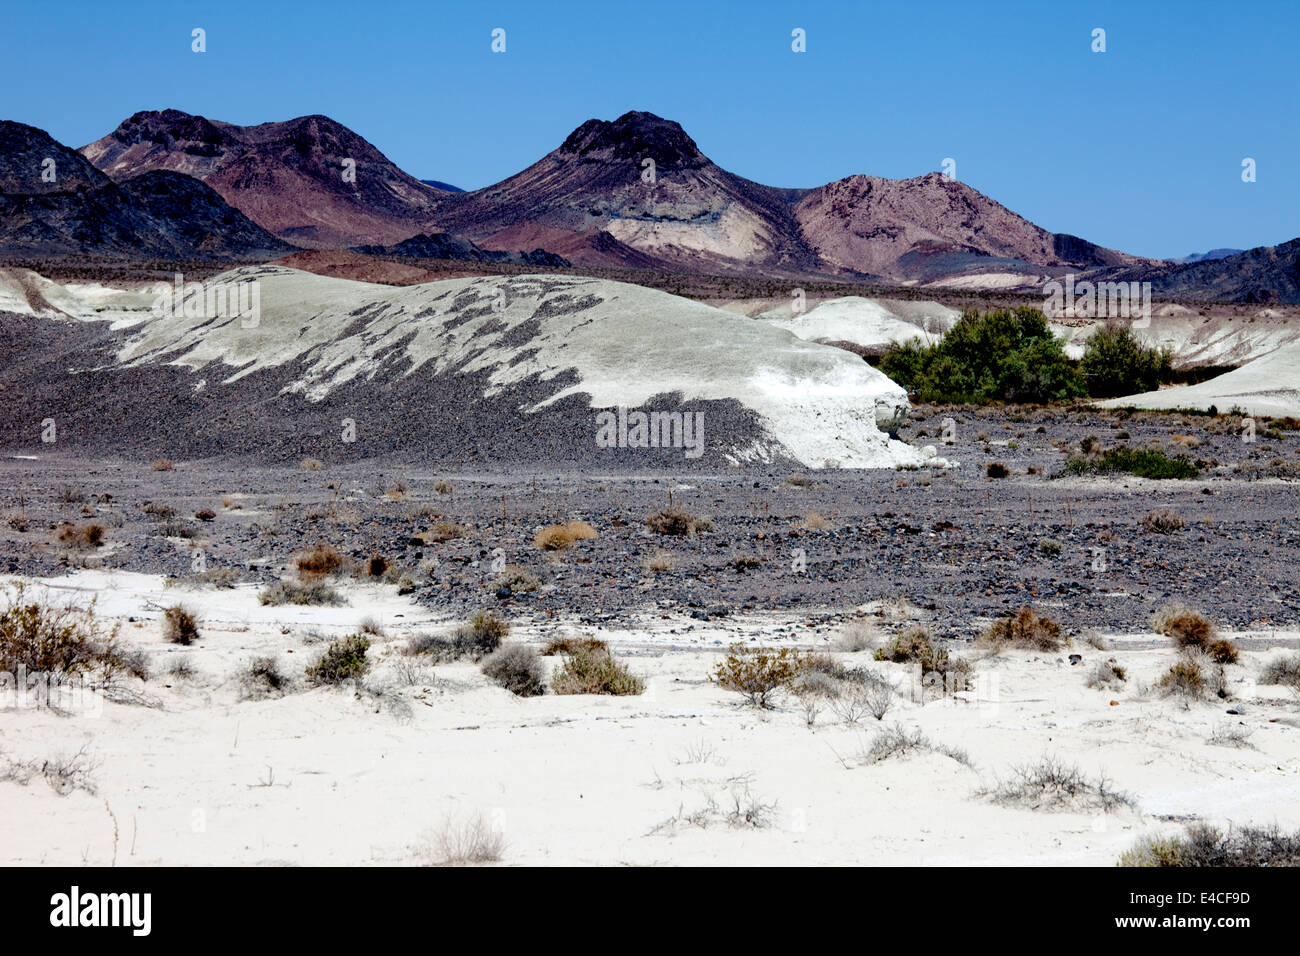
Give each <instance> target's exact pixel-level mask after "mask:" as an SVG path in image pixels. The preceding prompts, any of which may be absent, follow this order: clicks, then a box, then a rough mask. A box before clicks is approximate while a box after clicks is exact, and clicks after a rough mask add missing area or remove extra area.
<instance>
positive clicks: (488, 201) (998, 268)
mask: <svg viewBox="0 0 1300 956" xmlns="http://www.w3.org/2000/svg"><path fill="white" fill-rule="evenodd" d="M0 146H3V147H4V156H3V157H0V256H4V257H6V258H22V257H29V258H30V257H37V256H49V255H72V256H75V255H82V256H101V257H108V258H112V257H118V258H133V257H135V258H139V257H149V258H168V259H185V258H194V259H214V260H222V259H243V260H257V259H263V260H264V259H269V258H273V257H275V256H277V255H283V254H284V253H285V252H287V251H293V250H294V249H295V248H305V249H353V250H356V251H361V252H363V253H365V254H366V255H370V256H382V257H388V258H402V259H409V260H412V261H414V260H418V259H421V258H424V259H449V258H450V259H463V260H465V261H468V262H496V261H504V262H513V263H519V264H524V265H530V266H534V267H537V268H564V267H566V266H574V267H578V268H582V267H613V268H618V269H640V270H657V271H663V272H674V273H698V274H716V275H738V276H762V277H765V278H769V279H770V278H779V279H802V278H813V279H816V278H834V279H837V280H848V281H854V280H865V281H874V282H885V283H892V284H908V285H917V284H921V285H925V284H936V285H945V284H947V285H951V286H954V287H956V288H964V289H980V288H989V289H1003V290H1015V289H1022V290H1029V289H1033V288H1035V287H1038V288H1041V285H1042V283H1043V282H1044V281H1045V280H1046V279H1047V278H1049V277H1052V276H1059V275H1063V274H1065V273H1075V274H1077V275H1079V276H1088V277H1096V278H1100V279H1114V280H1120V279H1123V280H1138V279H1140V280H1142V281H1152V283H1153V288H1154V289H1155V290H1156V291H1157V293H1163V294H1166V295H1170V296H1181V297H1186V298H1198V297H1203V298H1212V299H1218V298H1235V299H1241V300H1245V301H1265V302H1292V301H1300V291H1296V287H1297V282H1296V281H1295V254H1294V250H1292V249H1291V248H1289V247H1290V246H1291V244H1284V245H1283V246H1278V247H1276V248H1268V247H1263V248H1261V249H1255V250H1250V251H1247V252H1235V250H1228V249H1223V250H1213V251H1211V252H1209V253H1205V254H1201V255H1197V256H1189V257H1186V260H1184V261H1176V260H1175V261H1162V260H1153V259H1147V258H1143V257H1139V256H1133V255H1128V254H1126V253H1123V252H1119V251H1116V250H1112V249H1106V248H1103V247H1101V246H1099V245H1097V244H1095V243H1092V242H1089V241H1087V240H1086V239H1082V238H1080V237H1077V236H1073V235H1069V234H1065V233H1053V232H1049V231H1047V230H1045V229H1042V228H1040V227H1039V226H1037V225H1035V224H1034V223H1032V222H1030V221H1029V220H1027V219H1025V218H1023V217H1022V216H1019V215H1017V214H1016V213H1014V212H1012V211H1011V210H1009V209H1007V208H1006V207H1005V206H1002V205H1001V204H999V203H997V202H995V201H994V200H992V199H990V198H989V197H987V196H985V195H983V194H982V193H980V192H978V191H977V190H975V189H973V188H971V187H969V186H967V185H965V184H963V183H961V182H958V181H956V180H953V179H949V178H947V177H946V176H944V175H941V174H939V173H929V174H926V175H922V176H918V177H915V178H911V179H902V180H891V179H883V178H880V177H875V176H868V175H855V176H850V177H848V178H845V179H840V180H836V181H835V182H832V183H828V184H826V185H823V186H818V187H815V188H811V189H786V188H778V187H773V186H765V185H763V184H760V183H756V182H753V181H751V180H748V179H745V178H744V177H741V176H738V175H736V174H734V173H731V172H729V171H727V170H725V169H722V168H721V167H719V166H718V165H717V164H715V163H714V162H713V161H712V160H710V159H709V158H708V157H707V156H705V155H704V154H703V152H701V150H700V149H699V147H698V146H697V144H696V143H695V141H694V140H693V139H691V137H690V136H688V135H687V133H686V132H685V131H684V130H683V129H682V127H681V126H680V125H678V124H677V123H675V122H672V121H670V120H666V119H663V118H661V117H658V116H655V115H654V114H651V113H645V112H629V113H625V114H624V115H622V116H620V117H618V118H617V119H616V120H613V121H606V120H600V119H591V120H588V121H586V122H585V123H583V124H582V125H580V126H579V127H578V128H577V129H575V130H574V131H573V132H572V133H570V134H569V135H568V136H567V137H566V138H565V139H564V140H563V141H562V142H561V143H560V145H559V146H558V147H557V148H556V149H554V150H552V151H551V152H550V153H547V154H546V155H545V156H543V157H542V158H541V159H539V160H538V161H537V162H535V163H533V164H532V165H530V166H528V167H527V168H526V169H523V170H522V171H520V172H519V173H516V174H515V175H513V176H510V177H508V178H507V179H504V180H502V181H501V182H499V183H496V184H494V185H491V186H487V187H484V188H482V189H477V190H472V191H469V192H465V191H460V190H457V189H456V188H455V187H452V186H448V185H447V184H445V183H441V182H439V181H437V180H419V179H416V178H415V177H413V176H411V175H409V174H408V173H406V172H404V171H403V170H401V169H400V168H398V167H397V166H396V165H395V164H394V163H393V162H392V161H391V160H389V159H388V158H387V157H386V156H384V154H383V153H381V152H380V151H379V150H378V149H377V148H376V147H375V146H373V145H372V144H371V143H369V142H368V141H367V140H365V139H364V138H363V137H361V136H359V135H358V134H356V133H355V132H353V131H352V130H350V129H348V128H347V127H345V126H342V125H341V124H339V123H336V122H335V121H333V120H331V119H329V118H328V117H325V116H319V115H314V116H305V117H299V118H297V119H293V120H288V121H285V122H272V123H262V124H259V125H255V126H238V125H235V124H232V123H225V122H220V121H217V120H211V119H208V118H205V117H202V116H195V115H192V114H189V113H185V112H182V111H180V110H174V109H168V110H162V111H144V112H139V113H136V114H134V115H132V116H131V117H129V118H128V119H126V120H125V121H124V122H123V123H122V124H121V125H120V126H118V127H117V128H116V129H115V130H113V131H112V132H111V133H109V134H108V135H107V136H105V137H103V138H101V139H99V140H96V141H95V142H93V143H90V144H88V145H87V146H84V147H82V149H81V150H80V152H79V153H78V152H76V151H73V150H70V149H67V148H66V147H63V146H62V145H60V144H58V143H56V142H55V141H54V140H53V139H51V138H50V137H49V136H48V135H47V134H45V133H44V132H42V131H40V130H38V129H35V128H34V127H29V126H23V125H22V124H17V123H5V124H3V126H2V127H0ZM49 157H53V158H55V160H56V163H57V165H58V167H59V170H60V175H59V179H58V182H57V183H56V184H55V183H45V182H43V181H42V180H41V178H40V174H41V170H42V166H41V163H42V161H43V160H45V159H47V158H49ZM145 177H151V178H147V179H146V178H145ZM524 250H531V252H526V251H524ZM1234 253H1235V254H1234Z"/></svg>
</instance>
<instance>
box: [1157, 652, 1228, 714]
mask: <svg viewBox="0 0 1300 956" xmlns="http://www.w3.org/2000/svg"><path fill="white" fill-rule="evenodd" d="M1155 689H1156V690H1157V691H1159V692H1160V694H1161V695H1162V696H1165V697H1179V698H1181V699H1182V700H1183V701H1185V702H1188V701H1194V700H1200V699H1202V698H1203V697H1205V696H1207V695H1209V694H1213V695H1214V696H1216V697H1219V698H1225V697H1227V696H1228V684H1227V679H1226V677H1225V675H1224V672H1223V665H1222V664H1219V663H1216V662H1215V661H1214V660H1213V659H1212V658H1211V657H1210V655H1209V654H1208V653H1207V652H1206V651H1203V650H1201V649H1200V648H1198V647H1184V648H1183V649H1182V652H1181V653H1180V654H1179V655H1178V659H1177V660H1175V661H1174V663H1173V664H1171V665H1170V667H1169V670H1167V671H1165V673H1164V674H1162V675H1161V677H1160V679H1159V680H1157V681H1156V683H1155Z"/></svg>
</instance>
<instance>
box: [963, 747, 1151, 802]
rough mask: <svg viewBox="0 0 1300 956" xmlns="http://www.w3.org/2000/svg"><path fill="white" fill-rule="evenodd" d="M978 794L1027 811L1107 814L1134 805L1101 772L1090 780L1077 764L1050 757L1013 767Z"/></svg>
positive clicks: (1129, 798)
mask: <svg viewBox="0 0 1300 956" xmlns="http://www.w3.org/2000/svg"><path fill="white" fill-rule="evenodd" d="M981 795H982V796H985V797H987V798H989V799H991V800H993V801H994V802H995V803H999V804H1002V805H1004V806H1017V807H1024V808H1025V809H1029V810H1073V811H1076V812H1077V811H1084V810H1094V811H1095V810H1100V811H1102V812H1105V813H1111V812H1113V811H1115V810H1120V809H1123V808H1125V807H1128V808H1134V807H1135V806H1136V802H1135V801H1134V799H1133V798H1132V797H1131V796H1129V795H1128V794H1126V793H1123V792H1121V791H1119V790H1116V789H1114V787H1113V786H1112V785H1111V783H1110V781H1109V780H1108V779H1107V777H1106V776H1105V774H1102V775H1101V776H1099V777H1098V778H1097V779H1096V780H1092V779H1089V778H1088V777H1087V776H1085V775H1084V773H1083V772H1082V771H1081V770H1080V769H1079V768H1078V767H1077V766H1074V765H1072V764H1067V763H1064V762H1063V761H1061V760H1059V759H1057V758H1056V757H1051V756H1047V757H1043V758H1042V759H1041V760H1039V761H1038V762H1037V763H1034V764H1025V765H1022V766H1019V767H1015V768H1013V769H1012V771H1011V774H1010V776H1009V777H1008V779H1006V780H1004V781H1001V782H999V783H998V784H997V785H996V786H994V787H993V788H992V789H989V790H984V791H981Z"/></svg>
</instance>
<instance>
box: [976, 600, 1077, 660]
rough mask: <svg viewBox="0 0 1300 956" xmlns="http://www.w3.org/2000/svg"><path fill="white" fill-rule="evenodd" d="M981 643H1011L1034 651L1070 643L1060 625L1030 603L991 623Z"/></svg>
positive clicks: (1057, 648)
mask: <svg viewBox="0 0 1300 956" xmlns="http://www.w3.org/2000/svg"><path fill="white" fill-rule="evenodd" d="M980 643H982V644H989V645H992V646H993V647H995V648H999V647H1005V646H1008V645H1009V646H1011V647H1020V648H1024V649H1026V650H1034V651H1057V650H1060V649H1061V648H1062V647H1064V646H1065V645H1066V644H1069V643H1070V639H1069V637H1067V636H1066V635H1065V634H1064V633H1062V631H1061V625H1060V624H1058V623H1057V622H1056V621H1054V620H1052V619H1051V618H1050V617H1047V616H1046V615H1043V614H1039V613H1038V612H1037V611H1035V610H1034V609H1033V608H1031V607H1022V608H1021V609H1020V610H1019V611H1017V612H1016V613H1015V614H1013V615H1011V616H1010V617H1004V618H1000V619H998V620H996V621H994V622H993V623H992V624H990V625H989V626H988V628H987V629H986V630H985V631H984V633H983V634H982V635H980Z"/></svg>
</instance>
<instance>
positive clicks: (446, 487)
mask: <svg viewBox="0 0 1300 956" xmlns="http://www.w3.org/2000/svg"><path fill="white" fill-rule="evenodd" d="M433 490H434V491H435V492H436V493H437V494H440V495H449V494H451V493H452V491H453V489H452V486H451V482H450V481H445V480H444V479H442V478H439V479H438V480H437V481H435V482H434V483H433Z"/></svg>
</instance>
